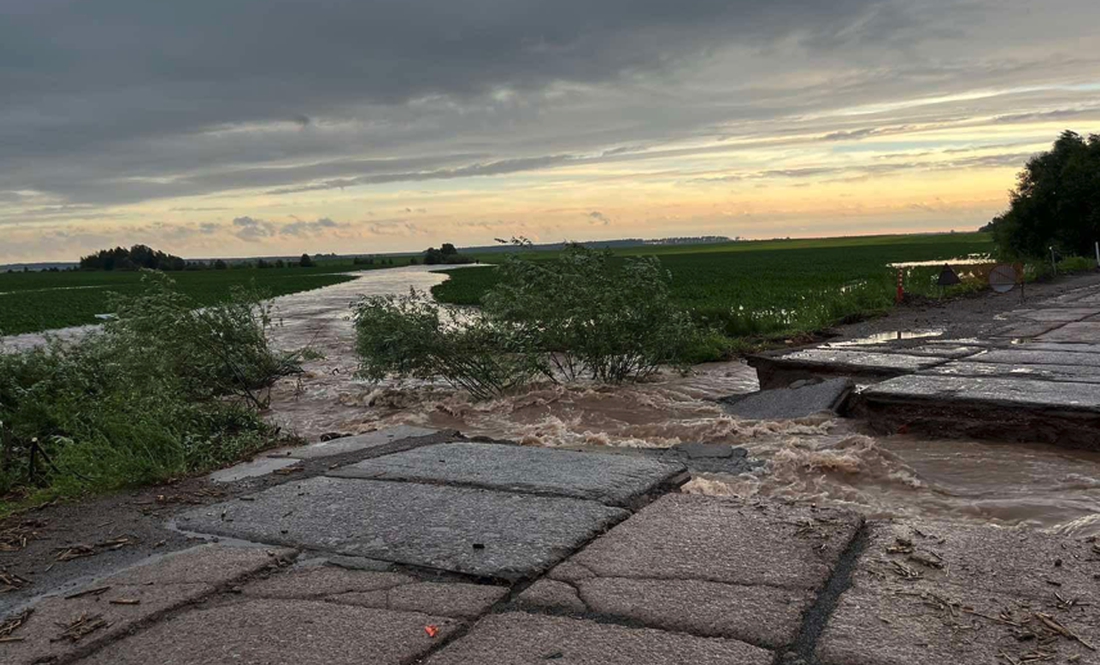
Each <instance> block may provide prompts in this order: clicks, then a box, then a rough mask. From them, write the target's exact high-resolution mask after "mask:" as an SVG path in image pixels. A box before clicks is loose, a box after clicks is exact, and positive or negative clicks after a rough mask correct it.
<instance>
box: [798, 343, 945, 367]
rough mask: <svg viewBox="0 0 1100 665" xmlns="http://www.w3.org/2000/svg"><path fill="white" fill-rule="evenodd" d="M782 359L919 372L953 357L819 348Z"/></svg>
mask: <svg viewBox="0 0 1100 665" xmlns="http://www.w3.org/2000/svg"><path fill="white" fill-rule="evenodd" d="M778 360H780V361H783V362H786V363H795V362H797V363H805V364H811V365H830V366H835V367H838V368H841V367H847V368H853V369H857V370H894V371H902V372H915V371H917V370H921V369H927V368H929V367H933V366H935V365H938V364H940V363H943V362H946V361H947V360H949V358H946V357H936V356H914V355H908V354H905V353H888V352H885V351H849V350H845V349H830V348H816V349H806V350H804V351H795V352H794V353H788V354H785V355H783V356H782V357H781V358H779V359H778Z"/></svg>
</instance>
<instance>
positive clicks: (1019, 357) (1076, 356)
mask: <svg viewBox="0 0 1100 665" xmlns="http://www.w3.org/2000/svg"><path fill="white" fill-rule="evenodd" d="M1033 346H1034V345H1032V344H1021V345H1019V346H1015V347H1010V348H1006V349H994V350H992V351H989V352H988V353H983V354H980V355H977V356H973V357H971V358H968V359H967V360H971V361H973V362H979V363H1004V364H1006V365H1084V366H1087V367H1096V368H1098V369H1097V371H1098V372H1100V353H1080V352H1072V351H1037V350H1032V347H1033ZM1059 346H1064V345H1059Z"/></svg>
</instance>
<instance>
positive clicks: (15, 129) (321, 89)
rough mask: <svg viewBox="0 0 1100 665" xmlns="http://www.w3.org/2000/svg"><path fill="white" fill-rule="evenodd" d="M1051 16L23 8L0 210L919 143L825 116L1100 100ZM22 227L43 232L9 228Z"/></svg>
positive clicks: (776, 2) (905, 2)
mask: <svg viewBox="0 0 1100 665" xmlns="http://www.w3.org/2000/svg"><path fill="white" fill-rule="evenodd" d="M1053 2H1054V3H1055V4H1057V5H1058V7H1057V8H1055V7H1051V8H1050V10H1049V11H1044V12H1043V13H1042V16H1038V15H1037V14H1035V13H1034V11H1033V6H1032V4H1031V3H1029V2H1024V1H1023V0H830V1H828V2H824V1H822V0H773V1H770V2H760V1H759V0H685V1H683V2H669V0H600V1H599V2H592V1H591V0H418V1H415V2H414V1H410V0H372V1H370V2H362V1H361V0H325V1H324V2H312V1H310V0H236V1H234V2H225V1H224V0H188V1H187V2H172V3H167V2H152V1H150V0H96V1H95V2H90V1H86V0H5V2H3V3H2V4H0V201H4V202H9V201H14V202H15V203H16V205H19V201H21V200H22V195H20V194H17V192H22V191H27V190H33V191H36V192H40V193H42V194H44V195H47V196H48V197H52V199H53V200H51V201H49V203H51V204H64V203H71V204H91V205H94V206H97V207H101V206H109V205H114V204H124V203H131V202H136V201H142V200H147V199H155V198H167V197H185V196H193V195H203V194H216V193H220V192H227V191H231V190H235V189H238V190H239V189H251V190H263V191H267V192H268V193H274V194H296V193H302V192H309V191H322V190H330V189H338V188H341V187H351V186H364V185H383V184H388V183H398V182H424V181H432V180H449V179H457V178H468V177H492V176H504V175H508V174H513V173H522V172H529V171H537V170H542V169H548V168H555V167H562V166H569V165H575V164H583V163H588V162H591V161H598V160H607V161H622V162H627V161H631V160H647V159H655V158H674V157H676V156H677V155H678V154H679V155H686V154H698V153H699V152H700V150H723V149H725V148H722V147H718V148H714V147H706V148H701V149H700V148H689V149H679V150H677V149H663V148H662V146H663V145H664V144H667V143H671V142H674V141H675V140H677V139H685V138H687V139H690V138H692V137H695V136H702V135H707V136H720V135H729V136H742V137H743V136H746V135H754V136H758V137H760V138H761V139H765V138H767V139H769V140H771V139H774V138H775V137H783V136H791V137H792V138H791V139H790V140H791V142H792V145H793V144H794V143H796V142H797V141H798V140H800V139H798V138H796V135H797V134H807V133H809V134H812V135H813V136H817V137H823V138H824V139H825V140H826V141H835V142H838V143H839V142H850V141H857V140H859V139H861V138H870V137H874V138H876V139H878V138H881V136H882V135H883V134H884V133H885V132H886V131H887V129H889V128H890V127H892V128H893V130H897V129H898V128H902V127H904V126H903V125H901V124H900V123H894V124H893V125H888V124H877V125H876V124H872V123H880V122H881V119H874V118H864V117H863V116H859V117H848V118H836V117H831V118H830V117H823V119H822V118H819V117H818V116H817V115H816V114H818V113H820V112H821V111H823V110H830V109H835V108H839V107H844V106H854V105H857V104H863V103H866V104H871V103H876V102H883V101H890V100H893V99H897V98H901V97H914V96H921V95H941V94H950V93H953V92H959V91H966V90H970V89H973V88H974V87H975V85H976V84H977V83H980V84H981V85H984V86H990V87H996V86H1013V85H1017V86H1018V85H1022V83H1021V81H1026V82H1032V83H1034V82H1043V81H1049V80H1051V79H1052V78H1055V77H1062V79H1071V78H1072V79H1073V80H1091V79H1088V77H1087V76H1084V74H1082V72H1085V73H1087V72H1090V71H1095V65H1096V63H1095V56H1094V55H1092V54H1091V52H1090V51H1089V49H1087V48H1076V49H1075V53H1074V56H1073V57H1069V56H1063V55H1057V54H1054V55H1052V52H1053V48H1043V45H1044V44H1050V45H1055V46H1056V45H1060V44H1067V43H1074V42H1073V40H1074V39H1075V37H1074V35H1073V34H1070V33H1071V32H1072V30H1086V31H1087V30H1088V26H1090V25H1091V24H1093V21H1092V19H1093V18H1095V16H1096V14H1097V11H1096V9H1095V7H1094V6H1093V5H1094V3H1089V2H1087V1H1086V0H1053ZM1082 34H1083V33H1082ZM1076 39H1084V37H1081V36H1080V35H1078V36H1077V37H1076ZM926 43H931V44H932V46H929V47H928V48H927V49H925V50H923V51H922V50H921V49H922V45H924V44H926ZM1031 43H1034V44H1036V45H1038V46H1037V47H1036V48H1034V49H1032V50H1033V52H1025V51H1026V49H1025V48H1024V47H1025V46H1027V45H1028V44H1031ZM1084 43H1085V42H1084V41H1082V42H1081V44H1084ZM1004 44H1011V45H1012V46H1013V51H1012V53H1011V55H1004V54H997V55H989V54H990V53H993V52H994V51H996V49H998V48H1000V47H1001V46H1002V45H1004ZM1017 47H1019V48H1017ZM730 53H734V55H730ZM742 57H743V58H754V59H753V60H752V67H751V68H739V67H738V64H740V63H741V62H742V60H740V59H739V58H742ZM723 58H725V59H723ZM715 63H721V66H719V65H716V64H715ZM727 65H728V66H727ZM707 67H711V69H710V70H707V69H706V68H707ZM1090 67H1091V68H1092V69H1090ZM704 72H705V73H704ZM1073 104H1074V102H1073V101H1069V102H1067V104H1066V105H1065V106H1062V107H1060V108H1067V107H1069V106H1073ZM1048 109H1049V107H1048ZM1046 110H1047V109H1040V110H1038V111H1034V112H1036V113H1043V112H1045V111H1046ZM982 111H987V112H988V114H989V116H997V115H1001V116H1004V119H1003V120H1002V122H1013V121H1015V120H1014V119H1013V118H1012V117H1010V116H1009V115H1005V110H1004V107H1003V103H1001V106H996V105H995V104H993V103H992V102H991V103H988V104H987V103H985V102H981V101H975V102H973V103H971V104H968V105H967V107H966V108H965V109H961V112H962V113H964V114H965V113H978V112H982ZM1014 111H1018V113H1016V116H1017V117H1019V118H1020V119H1021V121H1026V120H1024V119H1023V118H1024V117H1025V116H1026V115H1028V114H1031V113H1032V112H1033V109H1030V108H1028V109H1017V110H1014ZM959 112H960V110H959V109H956V110H954V113H955V114H956V115H957V114H958V113H959ZM914 116H915V117H916V119H917V120H920V121H922V122H923V121H925V120H927V121H928V122H937V121H939V122H944V121H946V119H949V118H951V117H954V116H952V115H951V114H950V113H949V112H948V110H947V109H942V108H941V109H935V110H931V111H928V112H927V113H925V114H921V113H915V114H914ZM1061 117H1066V118H1069V117H1070V116H1068V115H1067V116H1061ZM1049 119H1057V117H1051V118H1049ZM799 123H802V124H799ZM803 125H805V126H803ZM719 126H720V127H721V129H720V130H719V129H716V128H717V127H719ZM893 130H892V131H893ZM219 203H220V201H219ZM37 209H38V210H45V209H46V208H45V207H38V208H37ZM72 210H73V209H71V208H69V209H66V210H65V213H66V214H67V213H68V212H69V211H72ZM177 210H181V211H182V210H183V209H182V208H177ZM12 214H16V215H17V216H18V218H19V219H20V220H26V219H34V218H35V215H34V214H30V215H24V213H23V212H18V213H5V212H4V211H3V210H0V223H4V222H5V220H10V219H12ZM94 215H95V213H94V212H92V213H89V215H88V217H89V218H90V217H92V216H94ZM235 228H237V230H238V233H240V234H243V236H242V237H249V238H252V239H255V238H257V237H263V236H260V235H259V234H261V233H264V232H266V229H264V227H262V226H256V225H254V226H238V227H235Z"/></svg>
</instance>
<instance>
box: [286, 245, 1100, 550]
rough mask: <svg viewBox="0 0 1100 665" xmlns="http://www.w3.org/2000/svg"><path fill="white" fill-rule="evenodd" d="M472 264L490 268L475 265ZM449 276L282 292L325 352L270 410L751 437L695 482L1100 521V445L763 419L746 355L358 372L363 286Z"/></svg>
mask: <svg viewBox="0 0 1100 665" xmlns="http://www.w3.org/2000/svg"><path fill="white" fill-rule="evenodd" d="M467 269H469V270H483V269H484V268H477V267H471V268H467ZM443 279H445V276H444V275H439V274H433V273H431V272H429V270H428V269H426V268H425V267H423V266H418V267H410V268H400V269H392V270H379V271H374V272H367V273H363V275H362V276H361V277H360V278H359V279H357V280H354V281H351V282H346V283H343V284H337V285H334V286H329V287H325V288H323V289H319V290H316V291H309V292H306V293H299V294H294V295H290V296H284V297H282V298H279V299H277V301H276V307H277V314H278V317H279V321H278V325H277V326H276V328H275V330H274V333H273V339H274V342H275V343H276V344H277V345H279V346H281V347H286V348H294V347H301V346H304V345H310V346H313V347H314V348H316V349H317V350H318V351H320V352H321V353H323V354H324V355H325V358H324V359H323V360H318V361H313V362H310V363H308V364H307V370H308V371H307V373H306V375H304V376H303V377H301V378H300V379H298V380H291V381H285V382H283V383H281V384H279V385H278V386H276V388H275V390H274V393H273V400H272V413H271V418H272V419H273V420H275V421H277V422H279V423H280V424H282V425H283V426H284V427H286V428H288V429H289V430H291V431H294V432H296V433H297V434H299V435H301V436H303V437H305V438H306V439H307V440H311V441H313V440H316V439H317V438H318V437H319V436H320V435H321V434H324V433H327V432H344V433H358V432H364V431H369V430H372V429H376V428H379V427H384V426H386V425H391V424H399V423H407V424H417V425H424V426H430V427H437V428H453V429H457V430H460V431H461V432H462V433H463V434H466V435H467V436H473V435H485V436H490V437H494V438H502V439H510V440H515V441H520V442H522V443H524V444H527V445H540V446H562V447H584V448H593V447H597V448H598V447H607V448H628V447H660V446H670V445H674V444H676V443H680V442H688V441H708V442H719V443H730V444H735V445H739V446H743V447H745V448H747V449H748V450H749V451H750V455H752V456H753V457H755V458H757V459H760V460H763V461H764V462H765V464H764V466H763V467H762V468H760V469H758V470H757V471H754V472H753V473H752V474H749V475H741V476H720V475H711V476H704V477H701V478H696V479H694V480H693V481H691V483H690V485H689V486H688V487H687V490H688V491H694V492H700V493H707V494H733V495H739V496H743V497H750V496H769V497H783V498H790V499H796V500H800V501H806V502H816V503H819V504H829V505H843V506H847V507H850V508H855V509H858V510H860V511H862V512H864V513H865V514H867V515H869V516H873V517H891V516H896V517H909V518H932V519H951V520H964V521H976V522H983V523H996V524H1003V525H1006V526H1010V525H1021V524H1024V525H1029V526H1036V527H1041V528H1049V529H1055V530H1059V531H1063V532H1068V533H1073V534H1077V535H1086V534H1088V535H1091V534H1100V517H1097V515H1098V514H1100V454H1096V453H1087V452H1079V451H1070V450H1062V449H1059V448H1055V447H1053V446H1047V445H1040V444H1036V445H1026V444H1023V445H1022V444H996V443H985V442H975V441H965V440H964V441H958V440H950V441H948V440H925V439H919V438H916V437H913V436H908V435H906V436H901V435H898V436H888V437H876V436H868V435H866V434H865V433H863V432H862V431H861V430H860V428H859V424H858V423H855V422H851V421H844V420H839V419H836V420H833V419H816V420H815V419H811V420H804V421H788V422H753V421H743V420H738V419H736V418H733V417H731V416H729V415H727V414H725V413H724V412H723V410H722V409H721V407H720V406H719V405H718V404H716V403H715V401H714V400H715V399H717V398H719V397H723V396H726V395H730V394H734V393H743V392H751V391H754V390H756V389H757V387H758V384H757V381H756V374H755V371H754V370H753V369H752V368H750V367H748V366H746V365H744V364H743V363H741V362H728V363H713V364H707V365H701V366H699V367H697V368H696V369H695V372H693V373H692V374H691V375H689V376H680V375H679V374H676V373H673V372H669V373H665V374H662V375H661V376H659V377H657V378H656V379H655V380H653V381H651V382H648V383H645V384H642V385H634V386H626V387H619V388H607V387H583V386H581V387H569V388H565V387H561V386H553V385H546V386H538V387H536V388H534V389H532V390H530V391H528V392H525V393H523V394H520V395H515V396H511V397H508V398H505V399H499V400H494V401H491V402H482V403H475V402H471V401H470V400H469V399H468V398H467V397H465V396H464V395H463V394H462V393H459V392H457V391H455V390H453V389H451V388H450V387H448V386H446V385H445V384H442V383H430V382H427V383H426V382H418V381H404V382H385V383H382V384H372V383H369V382H365V381H360V380H358V379H356V378H355V376H354V374H355V369H356V358H355V354H354V348H353V345H354V331H353V329H352V324H351V321H350V318H349V314H350V309H349V305H350V304H351V303H352V302H354V301H355V300H356V299H357V298H358V297H360V296H361V295H367V294H387V293H403V292H407V291H408V290H409V288H410V287H415V288H417V289H428V288H430V287H431V286H432V285H433V284H437V283H439V282H441V281H442V280H443Z"/></svg>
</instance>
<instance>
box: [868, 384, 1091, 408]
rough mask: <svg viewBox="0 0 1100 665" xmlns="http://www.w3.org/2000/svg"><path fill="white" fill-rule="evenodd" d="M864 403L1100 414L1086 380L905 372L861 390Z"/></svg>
mask: <svg viewBox="0 0 1100 665" xmlns="http://www.w3.org/2000/svg"><path fill="white" fill-rule="evenodd" d="M861 396H862V398H863V399H864V400H866V401H868V402H896V401H933V402H945V403H954V404H955V405H958V404H959V403H962V402H966V403H973V404H985V405H992V406H1008V407H1035V408H1039V409H1061V410H1074V411H1082V412H1089V413H1092V412H1096V413H1100V391H1098V390H1097V389H1096V386H1095V385H1093V384H1089V383H1070V382H1066V381H1062V382H1054V381H1031V380H1028V379H1016V378H1013V379H1000V378H982V377H963V376H931V375H909V376H899V377H897V378H893V379H890V380H888V381H884V382H882V383H880V384H877V385H874V386H871V387H869V388H867V389H866V390H864V391H863V392H862V393H861Z"/></svg>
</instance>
